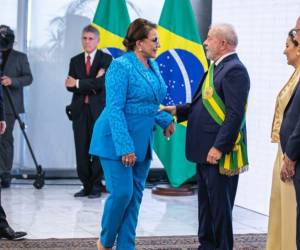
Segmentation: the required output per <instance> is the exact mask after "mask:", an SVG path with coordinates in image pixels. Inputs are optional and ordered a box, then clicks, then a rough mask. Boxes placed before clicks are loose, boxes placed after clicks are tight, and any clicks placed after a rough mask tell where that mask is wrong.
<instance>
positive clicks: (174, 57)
mask: <svg viewBox="0 0 300 250" xmlns="http://www.w3.org/2000/svg"><path fill="white" fill-rule="evenodd" d="M158 33H159V37H160V44H161V48H160V49H159V51H158V57H157V59H156V60H157V62H158V65H159V67H160V71H161V74H162V76H163V78H164V80H165V82H166V84H167V87H168V91H167V96H166V98H165V100H164V102H163V104H164V105H176V104H184V103H188V102H191V100H192V96H193V94H194V93H195V91H196V89H197V86H198V84H199V82H200V80H201V78H202V76H203V74H204V72H205V71H207V60H206V57H205V53H204V50H203V46H202V42H201V39H200V36H199V32H198V30H197V26H196V22H195V18H194V13H193V10H192V6H191V3H190V1H189V0H165V3H164V6H163V10H162V13H161V16H160V20H159V26H158ZM186 126H187V123H181V124H177V125H176V131H175V133H174V135H173V136H172V137H171V140H170V141H167V140H166V139H165V138H164V137H163V136H162V130H161V129H160V128H157V129H156V132H155V140H154V149H155V151H156V154H157V156H158V158H159V159H160V161H161V162H162V164H163V165H164V168H165V170H166V172H167V175H168V178H169V181H170V184H171V185H172V186H173V187H179V186H180V185H182V184H183V183H184V182H185V181H186V180H188V179H189V178H191V177H192V176H194V175H195V173H196V168H195V164H193V163H191V162H189V161H187V160H186V158H185V137H186Z"/></svg>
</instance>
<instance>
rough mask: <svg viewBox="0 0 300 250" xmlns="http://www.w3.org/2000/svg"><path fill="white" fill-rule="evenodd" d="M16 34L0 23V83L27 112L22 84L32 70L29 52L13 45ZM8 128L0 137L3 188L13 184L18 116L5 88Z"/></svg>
mask: <svg viewBox="0 0 300 250" xmlns="http://www.w3.org/2000/svg"><path fill="white" fill-rule="evenodd" d="M14 39H15V35H14V32H13V31H12V30H11V29H10V28H9V27H8V26H6V25H0V52H1V59H0V60H1V61H0V71H1V75H0V83H1V85H2V86H4V88H7V90H8V91H9V92H10V94H11V97H12V101H13V104H14V107H15V110H16V113H17V114H20V113H24V111H25V110H24V101H23V99H24V97H23V87H24V86H28V85H30V84H31V83H32V80H33V78H32V74H31V71H30V66H29V62H28V59H27V56H26V54H24V53H21V52H19V51H16V50H14V49H13V44H14ZM3 100H4V105H5V119H6V126H7V127H6V131H5V133H4V134H3V135H2V136H1V141H0V178H1V183H2V188H8V187H10V183H11V169H12V165H13V158H14V138H13V129H14V125H15V121H16V116H15V114H14V113H13V109H12V106H11V104H10V103H9V100H8V96H7V92H6V91H3Z"/></svg>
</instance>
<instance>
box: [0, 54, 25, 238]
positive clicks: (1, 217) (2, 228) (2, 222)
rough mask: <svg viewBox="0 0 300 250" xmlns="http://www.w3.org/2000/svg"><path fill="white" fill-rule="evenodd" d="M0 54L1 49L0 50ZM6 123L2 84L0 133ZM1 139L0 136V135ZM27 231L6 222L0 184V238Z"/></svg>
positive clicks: (0, 87) (0, 133) (16, 235)
mask: <svg viewBox="0 0 300 250" xmlns="http://www.w3.org/2000/svg"><path fill="white" fill-rule="evenodd" d="M0 53H1V54H2V51H0ZM0 60H1V55H0ZM5 129H6V123H5V120H4V103H3V97H2V86H1V85H0V135H2V134H3V133H4V132H5ZM0 141H1V137H0ZM26 234H27V233H25V232H15V231H14V230H13V229H12V228H11V227H10V226H9V225H8V223H7V220H6V215H5V212H4V210H3V208H2V205H1V186H0V239H1V238H6V239H8V240H14V239H18V238H21V237H24V236H25V235H26Z"/></svg>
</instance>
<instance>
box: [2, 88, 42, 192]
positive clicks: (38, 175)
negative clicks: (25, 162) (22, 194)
mask: <svg viewBox="0 0 300 250" xmlns="http://www.w3.org/2000/svg"><path fill="white" fill-rule="evenodd" d="M3 89H4V91H5V93H6V94H7V97H8V102H9V104H10V106H11V108H12V111H13V114H14V116H15V118H16V119H17V120H18V122H19V125H20V128H21V131H22V134H23V136H24V138H25V141H26V144H27V146H28V149H29V152H30V154H31V157H32V160H33V162H34V165H35V168H36V176H35V181H34V182H33V186H34V187H35V188H36V189H41V188H43V186H44V184H45V172H44V171H43V168H42V166H41V165H39V164H38V162H37V160H36V158H35V155H34V153H33V150H32V147H31V145H30V142H29V139H28V137H27V134H26V132H25V123H24V122H23V121H22V120H21V118H20V116H19V114H18V113H17V111H16V108H15V105H14V102H13V99H12V96H11V93H10V90H9V88H8V87H6V86H3Z"/></svg>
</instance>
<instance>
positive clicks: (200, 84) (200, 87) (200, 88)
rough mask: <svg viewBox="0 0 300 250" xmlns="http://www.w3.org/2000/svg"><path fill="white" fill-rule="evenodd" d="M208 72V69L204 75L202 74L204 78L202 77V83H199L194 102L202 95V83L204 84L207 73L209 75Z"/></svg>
mask: <svg viewBox="0 0 300 250" xmlns="http://www.w3.org/2000/svg"><path fill="white" fill-rule="evenodd" d="M207 72H208V71H206V72H205V73H204V75H203V76H202V79H201V81H200V83H199V85H198V87H197V90H196V92H195V94H194V96H193V100H192V102H194V101H196V100H197V99H198V98H199V97H200V96H201V90H202V84H203V82H204V80H205V77H206V75H207Z"/></svg>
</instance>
